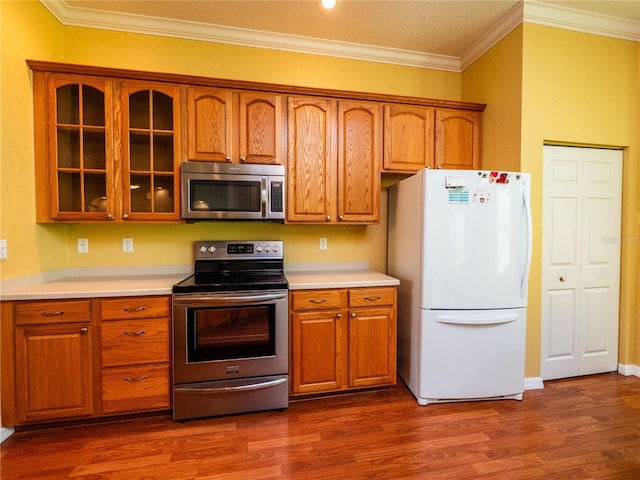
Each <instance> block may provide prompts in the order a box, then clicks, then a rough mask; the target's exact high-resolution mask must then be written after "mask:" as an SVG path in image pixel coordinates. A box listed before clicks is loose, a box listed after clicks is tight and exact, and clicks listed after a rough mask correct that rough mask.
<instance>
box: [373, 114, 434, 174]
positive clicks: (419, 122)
mask: <svg viewBox="0 0 640 480" xmlns="http://www.w3.org/2000/svg"><path fill="white" fill-rule="evenodd" d="M433 164H434V109H433V108H431V107H422V106H416V105H399V104H398V105H396V104H386V105H385V106H384V169H385V170H390V171H398V172H417V171H418V170H422V169H423V168H428V167H433Z"/></svg>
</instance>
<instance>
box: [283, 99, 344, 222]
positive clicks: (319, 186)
mask: <svg viewBox="0 0 640 480" xmlns="http://www.w3.org/2000/svg"><path fill="white" fill-rule="evenodd" d="M333 111H334V102H332V101H331V100H329V99H323V98H314V97H308V98H307V97H292V98H289V103H288V126H289V130H288V132H289V135H288V138H289V142H288V153H287V186H288V190H287V221H290V222H296V221H299V222H304V221H308V222H316V223H317V222H328V221H331V215H332V214H333V211H334V210H335V208H334V206H335V202H336V200H335V195H336V193H335V192H336V186H335V185H336V180H335V175H336V173H335V172H336V164H335V155H334V151H335V150H334V149H335V140H334V135H333V133H332V132H333V131H334V128H333V126H334V123H333Z"/></svg>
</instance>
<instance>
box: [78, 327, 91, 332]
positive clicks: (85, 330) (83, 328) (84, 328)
mask: <svg viewBox="0 0 640 480" xmlns="http://www.w3.org/2000/svg"><path fill="white" fill-rule="evenodd" d="M88 331H89V329H88V328H87V327H82V328H81V329H80V333H87V332H88Z"/></svg>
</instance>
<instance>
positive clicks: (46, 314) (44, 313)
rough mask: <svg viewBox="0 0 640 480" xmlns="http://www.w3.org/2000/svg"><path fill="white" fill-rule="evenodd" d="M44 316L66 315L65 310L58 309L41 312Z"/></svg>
mask: <svg viewBox="0 0 640 480" xmlns="http://www.w3.org/2000/svg"><path fill="white" fill-rule="evenodd" d="M40 315H42V316H43V317H55V316H58V315H64V310H58V311H57V312H40Z"/></svg>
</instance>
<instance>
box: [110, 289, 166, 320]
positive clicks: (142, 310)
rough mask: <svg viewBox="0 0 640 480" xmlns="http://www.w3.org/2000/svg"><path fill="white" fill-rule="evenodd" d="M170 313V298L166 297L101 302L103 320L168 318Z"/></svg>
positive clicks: (127, 298)
mask: <svg viewBox="0 0 640 480" xmlns="http://www.w3.org/2000/svg"><path fill="white" fill-rule="evenodd" d="M169 311H170V310H169V297H168V296H166V295H162V296H152V297H118V298H103V299H102V300H101V301H100V317H101V319H102V320H124V319H127V318H153V317H168V316H169Z"/></svg>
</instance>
